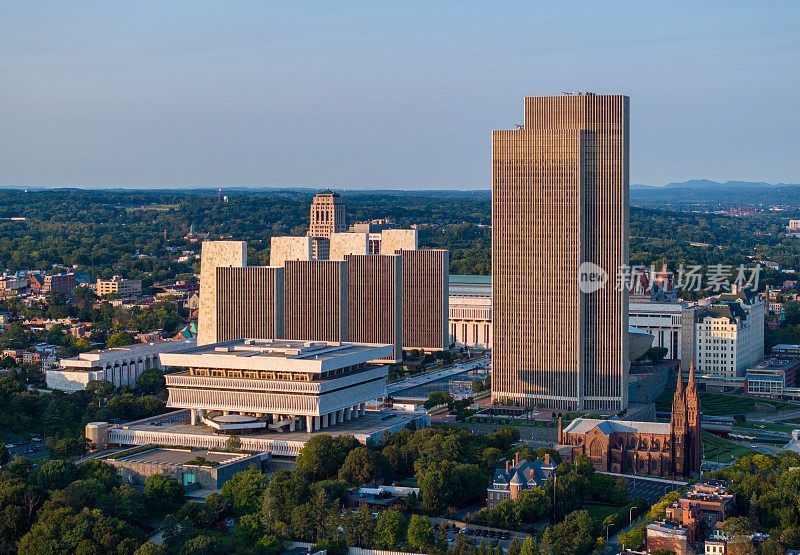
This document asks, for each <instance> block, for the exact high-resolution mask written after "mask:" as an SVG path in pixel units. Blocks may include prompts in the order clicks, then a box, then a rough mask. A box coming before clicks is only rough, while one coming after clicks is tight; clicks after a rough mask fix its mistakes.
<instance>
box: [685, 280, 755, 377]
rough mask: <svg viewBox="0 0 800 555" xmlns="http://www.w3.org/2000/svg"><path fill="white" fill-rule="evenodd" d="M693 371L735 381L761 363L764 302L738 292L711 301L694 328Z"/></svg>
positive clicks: (753, 296)
mask: <svg viewBox="0 0 800 555" xmlns="http://www.w3.org/2000/svg"><path fill="white" fill-rule="evenodd" d="M695 338H696V344H695V353H696V359H695V371H696V372H697V373H698V374H700V375H701V376H718V377H725V378H735V377H741V376H743V375H744V370H745V368H748V367H749V366H752V365H753V364H755V363H757V362H760V361H761V360H763V359H764V300H763V298H761V296H760V295H745V294H744V293H741V292H735V291H734V292H733V293H730V294H723V295H720V296H719V297H717V298H715V299H713V300H712V302H711V305H710V306H708V307H707V308H705V309H704V310H703V311H702V312H701V313H700V315H699V316H698V318H697V323H696V324H695Z"/></svg>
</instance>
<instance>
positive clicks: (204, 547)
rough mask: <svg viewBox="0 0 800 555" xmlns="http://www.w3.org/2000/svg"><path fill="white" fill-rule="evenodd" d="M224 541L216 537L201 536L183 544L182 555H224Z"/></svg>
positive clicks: (225, 551)
mask: <svg viewBox="0 0 800 555" xmlns="http://www.w3.org/2000/svg"><path fill="white" fill-rule="evenodd" d="M226 553H227V550H225V548H224V546H223V545H222V541H221V540H220V539H219V538H216V537H214V536H206V535H204V534H200V535H199V536H197V537H195V538H192V539H191V540H189V541H187V542H186V543H184V544H183V549H182V550H181V555H224V554H226Z"/></svg>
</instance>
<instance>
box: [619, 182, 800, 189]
mask: <svg viewBox="0 0 800 555" xmlns="http://www.w3.org/2000/svg"><path fill="white" fill-rule="evenodd" d="M797 186H800V183H767V182H766V181H726V182H725V183H722V182H720V181H712V180H710V179H690V180H689V181H680V182H675V183H667V184H666V185H662V186H654V185H644V184H636V185H631V191H653V190H659V189H720V188H725V189H730V188H733V189H738V188H742V189H748V188H750V189H756V188H759V189H765V188H772V187H797Z"/></svg>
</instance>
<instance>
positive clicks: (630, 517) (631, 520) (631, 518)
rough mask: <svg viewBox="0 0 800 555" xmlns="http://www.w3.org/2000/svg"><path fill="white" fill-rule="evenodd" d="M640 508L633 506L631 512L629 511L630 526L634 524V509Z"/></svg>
mask: <svg viewBox="0 0 800 555" xmlns="http://www.w3.org/2000/svg"><path fill="white" fill-rule="evenodd" d="M638 508H639V507H637V506H633V507H631V510H630V511H628V524H633V510H634V509H638Z"/></svg>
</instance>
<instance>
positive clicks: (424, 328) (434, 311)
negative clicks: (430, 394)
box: [400, 249, 450, 351]
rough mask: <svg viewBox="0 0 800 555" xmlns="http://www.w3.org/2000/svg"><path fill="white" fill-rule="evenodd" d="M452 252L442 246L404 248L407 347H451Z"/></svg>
mask: <svg viewBox="0 0 800 555" xmlns="http://www.w3.org/2000/svg"><path fill="white" fill-rule="evenodd" d="M449 255H450V251H447V250H440V249H422V250H401V251H400V256H401V258H402V264H403V267H402V276H403V280H402V293H401V294H402V297H403V348H404V349H424V350H426V351H441V350H444V349H447V348H448V347H449V346H450V333H449V330H448V323H449V319H448V318H449V315H448V312H449V309H448V299H449V296H450V294H449V290H450V256H449Z"/></svg>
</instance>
